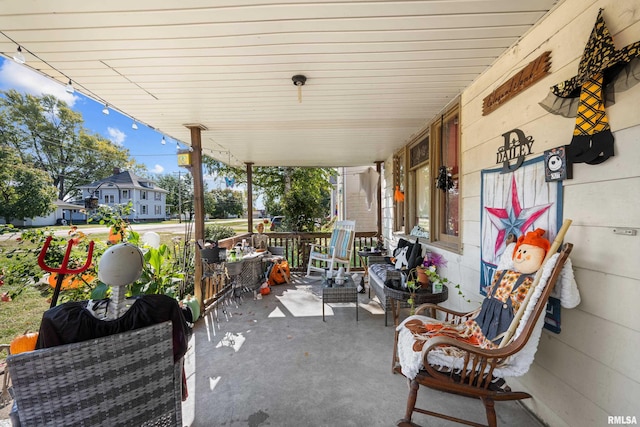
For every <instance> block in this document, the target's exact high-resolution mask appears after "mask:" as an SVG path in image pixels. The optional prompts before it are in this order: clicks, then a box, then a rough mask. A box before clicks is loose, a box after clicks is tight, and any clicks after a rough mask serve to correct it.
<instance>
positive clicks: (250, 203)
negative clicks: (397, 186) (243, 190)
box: [245, 162, 253, 233]
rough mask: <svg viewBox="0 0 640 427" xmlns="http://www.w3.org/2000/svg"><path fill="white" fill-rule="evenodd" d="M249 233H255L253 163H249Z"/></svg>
mask: <svg viewBox="0 0 640 427" xmlns="http://www.w3.org/2000/svg"><path fill="white" fill-rule="evenodd" d="M245 164H246V165H247V232H249V233H253V163H251V162H247V163H245Z"/></svg>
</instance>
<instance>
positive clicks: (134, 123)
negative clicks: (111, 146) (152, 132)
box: [131, 120, 138, 130]
mask: <svg viewBox="0 0 640 427" xmlns="http://www.w3.org/2000/svg"><path fill="white" fill-rule="evenodd" d="M131 129H133V130H138V123H136V121H135V120H134V121H133V123H132V124H131Z"/></svg>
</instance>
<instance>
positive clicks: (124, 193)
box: [122, 190, 129, 199]
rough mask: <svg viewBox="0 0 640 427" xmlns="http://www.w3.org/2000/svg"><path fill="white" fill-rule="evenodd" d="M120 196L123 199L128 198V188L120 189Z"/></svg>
mask: <svg viewBox="0 0 640 427" xmlns="http://www.w3.org/2000/svg"><path fill="white" fill-rule="evenodd" d="M122 198H123V199H128V198H129V190H122Z"/></svg>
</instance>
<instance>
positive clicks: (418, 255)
mask: <svg viewBox="0 0 640 427" xmlns="http://www.w3.org/2000/svg"><path fill="white" fill-rule="evenodd" d="M421 264H422V245H421V244H420V242H415V243H414V244H413V247H412V248H411V253H410V254H409V256H407V268H408V269H409V270H412V269H414V268H416V267H418V266H419V265H421Z"/></svg>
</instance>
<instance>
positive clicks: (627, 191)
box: [383, 0, 640, 426]
mask: <svg viewBox="0 0 640 427" xmlns="http://www.w3.org/2000/svg"><path fill="white" fill-rule="evenodd" d="M599 8H603V9H604V17H605V21H606V23H607V26H608V28H609V30H610V32H611V34H612V35H613V37H614V41H615V43H616V46H617V47H618V48H620V47H622V46H624V45H627V44H629V43H632V42H635V41H638V40H640V2H639V1H638V0H590V1H585V0H566V1H564V2H560V4H559V5H558V6H557V8H556V9H555V10H553V11H552V12H551V13H550V14H549V16H547V18H546V19H544V20H543V21H541V22H540V24H539V25H537V26H536V27H534V28H533V29H532V30H531V31H529V33H527V35H526V36H525V37H524V38H523V39H522V40H521V41H520V42H519V43H517V44H516V45H515V46H514V47H512V49H510V50H509V51H508V52H507V53H506V54H504V55H502V56H501V57H500V58H498V59H497V60H496V62H495V63H494V65H493V66H492V67H491V68H490V69H489V70H487V72H485V73H484V74H483V75H481V76H480V77H479V78H478V79H476V81H475V82H474V83H473V84H472V85H471V86H470V87H468V88H467V89H466V90H465V91H464V92H463V93H462V112H461V117H462V122H461V123H462V140H461V142H462V169H461V170H462V188H461V197H462V205H461V212H462V218H461V223H462V235H461V239H462V243H463V253H462V255H459V254H453V253H450V252H445V251H442V250H441V249H438V248H434V250H436V251H438V252H440V253H443V254H444V255H445V256H446V257H447V259H448V260H449V265H448V268H447V269H446V270H445V271H444V274H445V275H446V276H447V277H448V278H449V279H451V280H453V281H454V282H460V283H461V284H462V285H463V291H464V293H465V294H466V296H467V297H469V298H471V299H472V303H471V304H468V303H466V302H464V301H462V300H461V299H460V298H459V297H457V296H456V295H455V292H453V293H451V294H450V299H449V301H447V303H446V305H447V306H450V307H452V308H456V309H461V308H463V309H469V308H474V307H476V306H477V303H478V302H479V301H480V300H481V297H480V295H479V294H478V283H479V276H480V272H479V266H480V247H479V242H480V171H481V170H483V169H488V168H495V167H496V166H497V165H496V151H497V150H498V148H499V147H500V146H501V145H502V143H503V141H502V133H505V132H507V131H509V130H511V129H514V128H519V129H521V130H523V131H524V133H525V134H526V135H531V136H532V137H533V138H534V141H535V142H534V144H533V154H532V155H531V156H529V157H528V158H533V157H538V156H540V155H541V154H542V153H543V152H544V150H546V149H550V148H553V147H557V146H560V145H565V144H568V143H569V142H570V140H571V135H572V133H573V128H574V124H575V121H574V119H567V118H564V117H560V116H556V115H552V114H549V113H547V112H546V111H545V110H544V109H542V108H541V107H540V106H539V105H538V102H540V101H541V100H542V99H544V98H545V96H546V95H547V93H548V91H549V87H550V86H552V85H554V84H557V83H559V82H561V81H563V80H565V79H568V78H570V77H572V76H573V75H575V74H576V73H577V69H578V63H579V60H580V57H581V56H582V53H583V50H584V46H585V44H586V41H587V39H588V37H589V35H590V33H591V30H592V28H593V25H594V23H595V20H596V17H597V14H598V9H599ZM546 50H550V51H551V61H552V66H551V74H550V75H549V76H548V77H546V78H544V79H543V80H541V81H539V82H537V83H536V84H534V85H533V86H532V87H530V88H528V89H527V90H525V91H524V92H522V93H520V94H518V95H517V96H516V97H514V98H513V99H511V100H510V101H508V102H507V103H506V104H505V105H503V106H501V107H499V108H498V109H497V110H495V111H494V112H492V113H491V114H489V115H488V116H482V100H483V98H484V97H485V96H487V95H488V94H490V93H491V92H492V91H493V90H494V89H496V88H497V87H498V86H500V85H501V84H503V83H504V82H505V81H507V80H508V79H509V78H510V77H511V76H513V74H515V73H516V72H518V71H519V70H520V69H522V68H523V67H524V66H526V65H527V64H528V63H529V62H530V61H532V60H533V59H535V58H536V57H538V56H539V55H540V54H541V53H542V52H544V51H546ZM638 105H640V85H636V87H634V88H632V89H630V90H628V91H626V92H622V93H618V94H616V104H615V105H613V106H611V107H608V108H607V113H608V117H609V121H610V124H611V128H612V131H613V133H614V136H615V157H612V158H610V159H609V160H607V161H605V162H604V163H603V164H601V165H594V166H590V165H586V164H577V165H574V168H573V179H572V180H567V181H565V182H564V200H563V203H564V212H563V217H564V218H569V219H572V220H573V225H572V226H571V229H570V230H569V232H568V234H567V237H566V241H569V242H572V243H574V245H575V246H574V250H573V254H572V256H571V259H572V262H573V266H574V270H575V274H576V281H577V283H578V286H579V289H580V292H581V296H582V303H581V304H580V305H579V306H578V307H577V308H575V309H572V310H567V309H563V310H562V332H561V333H560V334H553V333H550V332H548V331H546V330H545V331H544V332H543V335H542V339H541V341H540V345H539V348H538V353H537V355H536V359H535V362H534V364H533V366H532V368H531V370H530V371H529V373H528V374H526V375H525V376H523V377H521V378H518V379H512V380H511V381H510V382H512V383H513V385H514V386H516V387H523V388H525V389H527V390H528V391H530V392H531V393H532V394H533V396H534V398H533V399H530V400H526V401H524V403H525V404H526V405H527V406H528V407H530V408H531V410H532V411H533V412H534V413H536V414H537V415H538V416H539V417H540V418H541V419H542V420H543V421H544V422H546V423H548V424H549V425H551V426H578V425H584V426H596V425H607V422H608V420H607V417H608V416H612V415H613V416H616V415H617V416H635V417H636V418H637V419H640V409H639V406H638V402H640V364H638V362H637V357H638V356H637V355H638V354H640V327H639V325H640V310H639V309H638V301H640V262H639V259H640V258H639V254H640V235H637V236H622V235H617V234H614V233H613V229H614V228H617V227H630V228H635V229H640V203H639V201H640V200H639V199H640V166H638V165H639V164H640V114H638ZM386 164H387V165H392V164H393V163H392V159H391V158H389V159H386ZM385 170H386V173H385V184H384V188H385V197H384V201H383V215H384V227H385V233H386V234H385V236H386V237H387V239H389V240H390V241H392V242H394V241H395V240H396V236H394V235H393V233H392V232H391V230H392V224H393V209H392V206H393V198H392V197H393V187H392V182H393V181H392V171H391V168H390V167H387V168H386V169H385Z"/></svg>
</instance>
